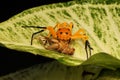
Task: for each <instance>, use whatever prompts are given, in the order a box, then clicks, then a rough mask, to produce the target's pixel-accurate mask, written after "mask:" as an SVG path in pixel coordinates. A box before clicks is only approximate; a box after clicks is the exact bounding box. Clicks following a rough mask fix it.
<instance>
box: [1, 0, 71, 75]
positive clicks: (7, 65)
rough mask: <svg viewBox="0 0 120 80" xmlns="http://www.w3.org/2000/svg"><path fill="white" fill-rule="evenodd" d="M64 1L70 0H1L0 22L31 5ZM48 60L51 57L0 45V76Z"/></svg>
mask: <svg viewBox="0 0 120 80" xmlns="http://www.w3.org/2000/svg"><path fill="white" fill-rule="evenodd" d="M66 1H70V0H1V1H0V22H3V21H6V20H8V19H9V18H11V17H12V16H14V15H16V14H18V13H20V12H22V11H23V10H26V9H29V8H32V7H36V6H40V5H46V4H52V3H58V2H66ZM49 61H52V59H49V58H45V57H42V56H38V55H36V56H35V55H32V54H30V53H24V52H18V51H15V50H10V49H7V48H4V47H0V76H3V75H6V74H8V73H11V72H15V71H17V70H20V69H24V68H27V67H30V66H32V65H35V64H39V63H42V62H44V63H45V62H49Z"/></svg>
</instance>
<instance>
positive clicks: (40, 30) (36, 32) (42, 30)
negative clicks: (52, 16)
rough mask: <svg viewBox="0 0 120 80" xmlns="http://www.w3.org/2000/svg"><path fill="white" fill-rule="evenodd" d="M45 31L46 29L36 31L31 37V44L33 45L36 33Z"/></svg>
mask: <svg viewBox="0 0 120 80" xmlns="http://www.w3.org/2000/svg"><path fill="white" fill-rule="evenodd" d="M43 31H44V30H40V31H38V32H35V33H33V34H32V37H31V45H32V42H33V37H34V35H36V34H38V33H41V32H43Z"/></svg>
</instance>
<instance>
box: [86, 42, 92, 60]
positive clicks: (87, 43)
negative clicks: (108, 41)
mask: <svg viewBox="0 0 120 80" xmlns="http://www.w3.org/2000/svg"><path fill="white" fill-rule="evenodd" d="M87 48H89V53H90V56H91V50H93V48H92V47H91V46H90V43H89V41H88V40H86V42H85V51H86V55H87V59H88V51H87Z"/></svg>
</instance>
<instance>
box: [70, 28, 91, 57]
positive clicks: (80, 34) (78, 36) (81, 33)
mask: <svg viewBox="0 0 120 80" xmlns="http://www.w3.org/2000/svg"><path fill="white" fill-rule="evenodd" d="M71 39H82V40H83V42H84V43H85V51H86V55H87V59H88V48H89V54H90V56H91V50H93V48H92V47H91V46H90V43H89V41H88V36H87V35H86V33H85V30H84V29H80V30H78V31H77V32H76V33H75V34H74V35H73V36H72V37H71Z"/></svg>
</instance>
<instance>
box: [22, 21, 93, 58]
mask: <svg viewBox="0 0 120 80" xmlns="http://www.w3.org/2000/svg"><path fill="white" fill-rule="evenodd" d="M23 27H29V28H40V29H41V30H40V31H38V32H35V33H33V34H32V37H31V45H32V44H33V39H34V38H33V37H34V36H35V35H36V34H38V33H41V32H43V31H45V30H48V31H49V34H48V36H44V37H42V38H44V41H45V42H44V48H45V49H48V50H55V51H58V52H60V53H64V54H68V55H73V54H74V52H75V49H74V48H72V47H71V46H70V42H71V40H76V39H81V40H83V42H84V44H85V52H86V55H87V59H88V53H89V55H90V56H91V50H93V48H92V47H91V46H90V43H89V41H88V36H87V35H86V32H85V30H84V29H79V30H78V31H77V32H76V33H74V34H72V29H73V23H72V22H70V23H67V22H63V23H58V24H57V25H56V26H55V27H52V26H48V27H40V26H23ZM39 39H40V40H41V37H39ZM46 44H49V45H46ZM88 50H89V51H88Z"/></svg>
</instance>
